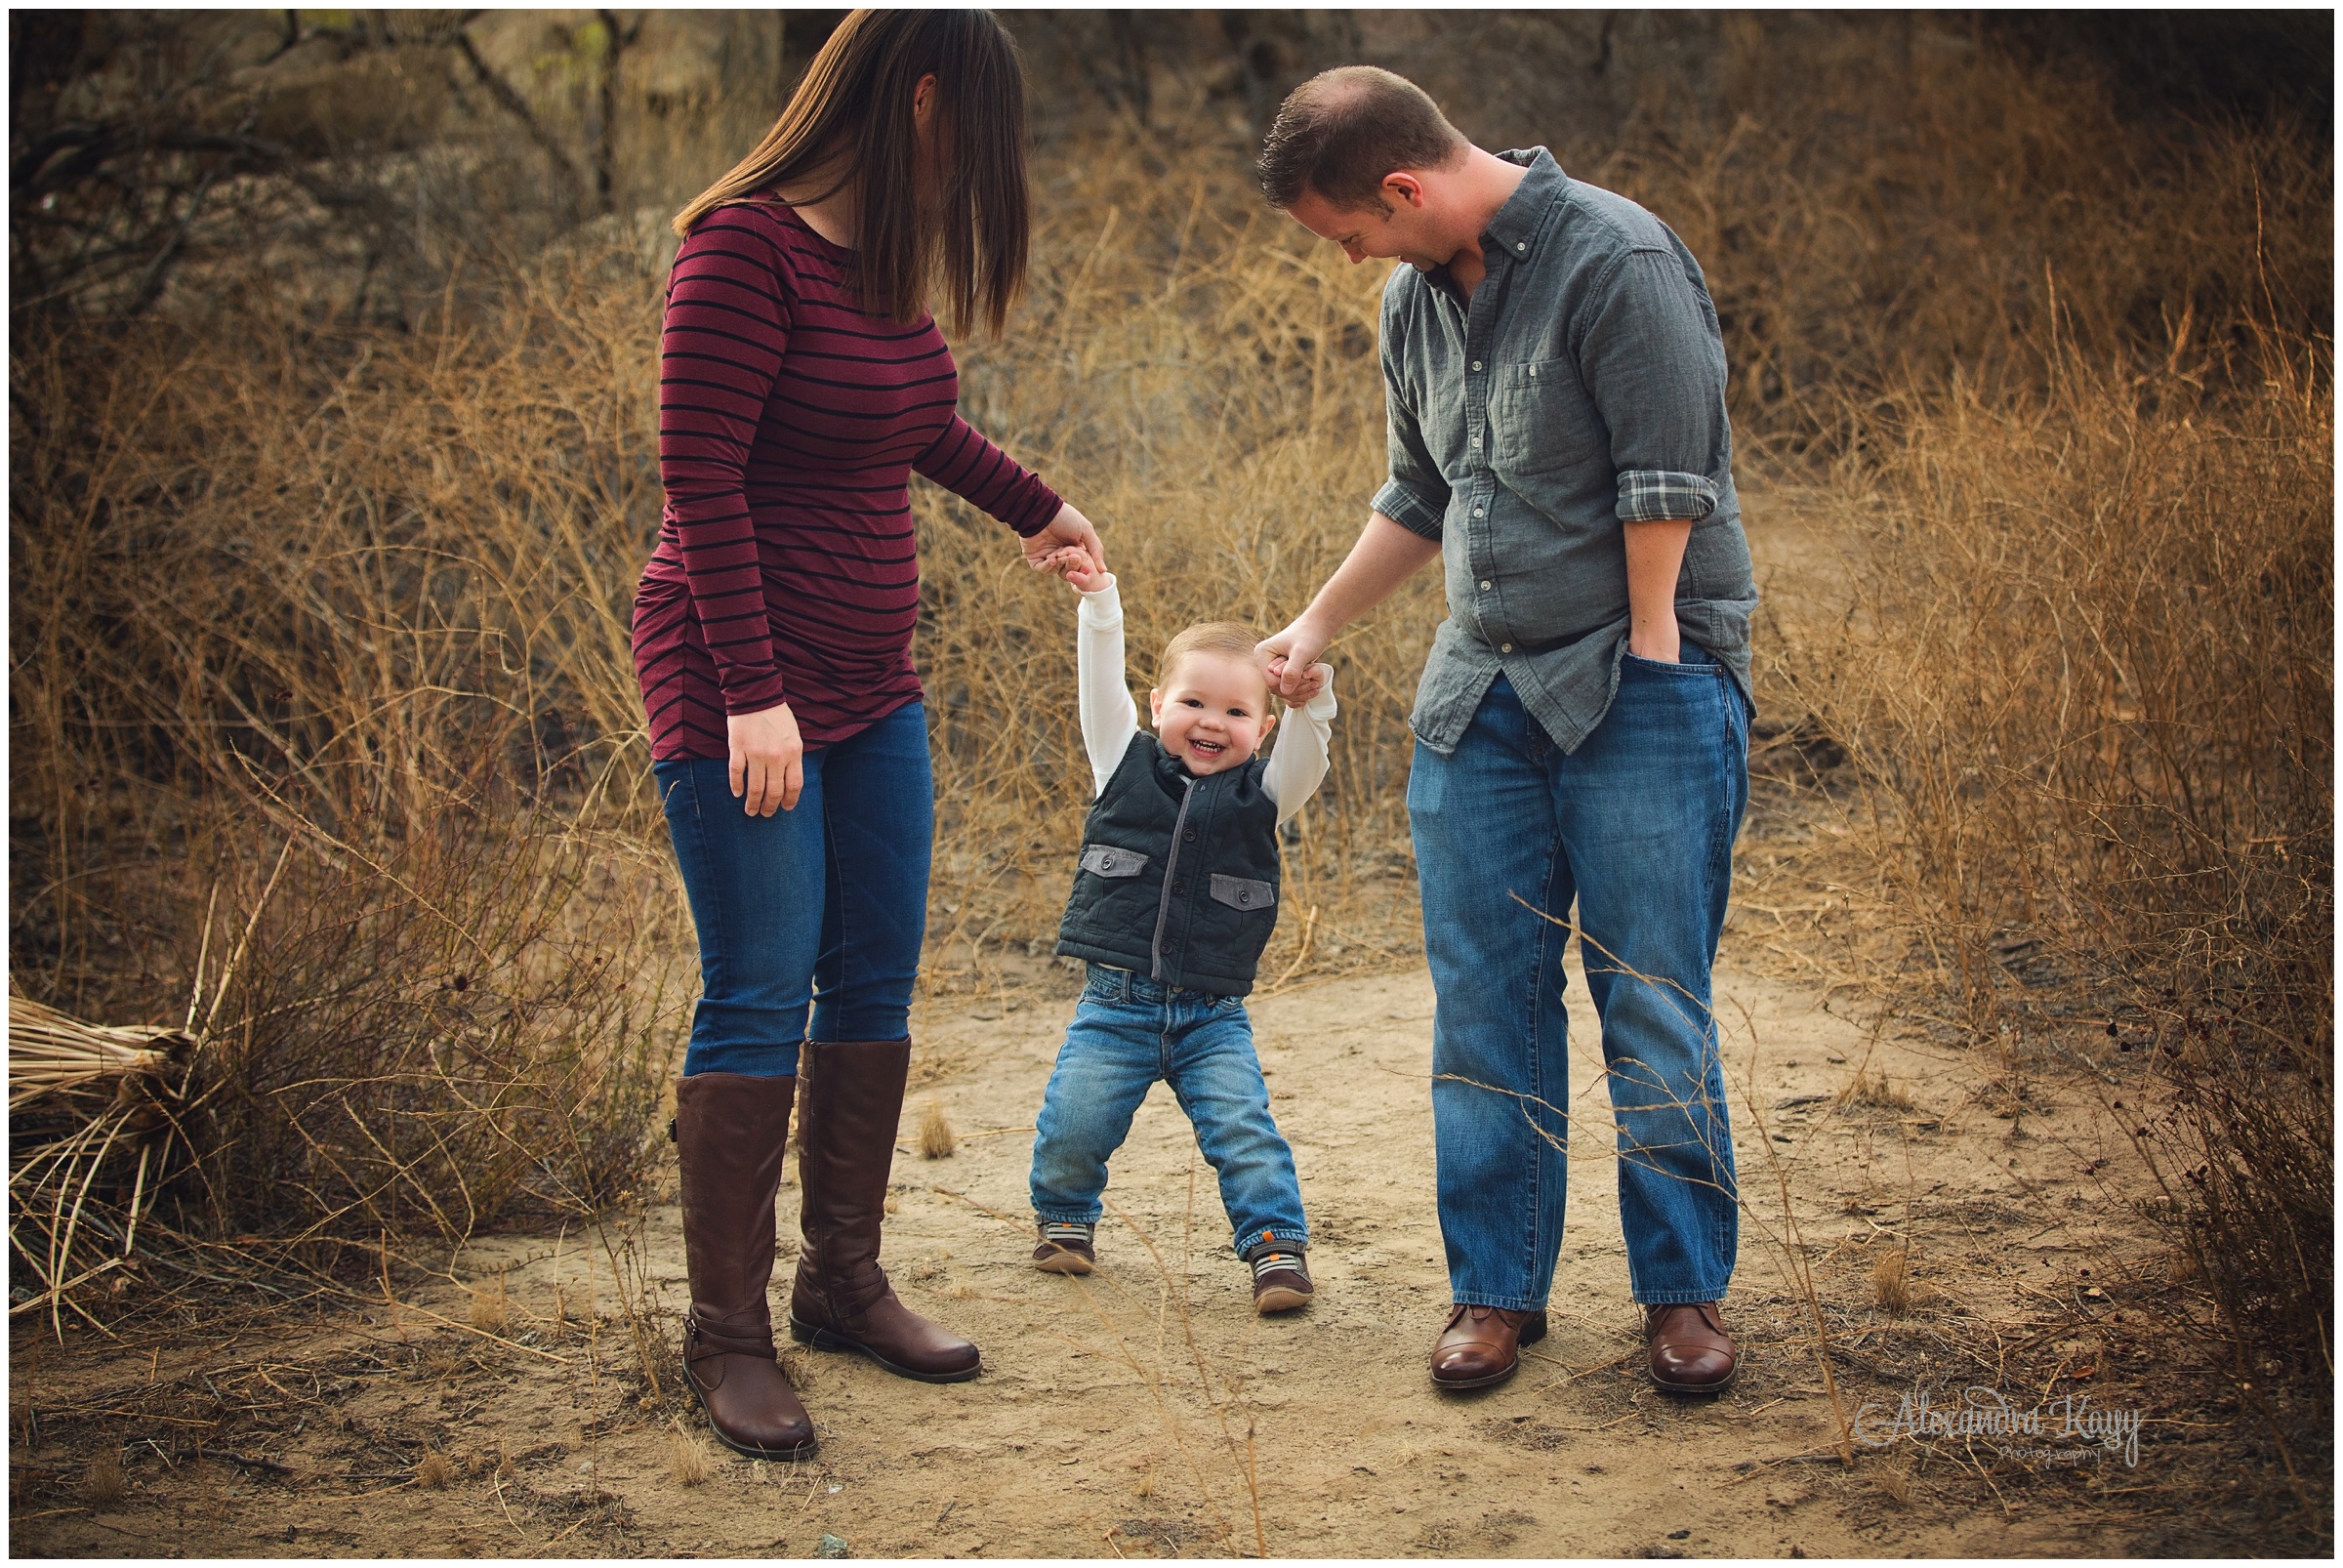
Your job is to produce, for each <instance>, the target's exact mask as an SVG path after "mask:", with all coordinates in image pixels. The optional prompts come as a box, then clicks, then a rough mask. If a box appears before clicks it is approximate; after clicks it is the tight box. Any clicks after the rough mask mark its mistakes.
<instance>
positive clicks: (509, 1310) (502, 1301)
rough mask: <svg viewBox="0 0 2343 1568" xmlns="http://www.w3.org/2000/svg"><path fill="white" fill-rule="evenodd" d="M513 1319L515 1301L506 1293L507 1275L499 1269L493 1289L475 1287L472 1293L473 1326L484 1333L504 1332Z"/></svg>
mask: <svg viewBox="0 0 2343 1568" xmlns="http://www.w3.org/2000/svg"><path fill="white" fill-rule="evenodd" d="M512 1321H513V1303H512V1301H511V1300H509V1299H508V1298H507V1296H506V1294H505V1275H504V1271H503V1270H502V1269H499V1270H498V1271H497V1275H496V1287H495V1289H493V1290H488V1289H479V1288H475V1289H474V1290H473V1293H472V1326H473V1328H475V1329H477V1330H479V1331H480V1332H481V1333H482V1334H502V1333H504V1332H505V1330H506V1328H507V1326H509V1325H510V1324H511V1323H512Z"/></svg>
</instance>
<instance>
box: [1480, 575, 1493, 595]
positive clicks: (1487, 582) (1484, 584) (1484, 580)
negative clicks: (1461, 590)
mask: <svg viewBox="0 0 2343 1568" xmlns="http://www.w3.org/2000/svg"><path fill="white" fill-rule="evenodd" d="M1496 586H1497V585H1496V584H1495V583H1493V582H1491V581H1490V580H1489V579H1488V578H1486V577H1484V578H1482V579H1481V588H1482V589H1483V591H1484V592H1485V591H1487V590H1489V589H1492V588H1495V587H1496Z"/></svg>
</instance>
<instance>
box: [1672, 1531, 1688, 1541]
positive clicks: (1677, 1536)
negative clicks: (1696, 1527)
mask: <svg viewBox="0 0 2343 1568" xmlns="http://www.w3.org/2000/svg"><path fill="white" fill-rule="evenodd" d="M1691 1537H1692V1532H1691V1531H1690V1530H1670V1531H1669V1532H1668V1533H1667V1539H1668V1540H1670V1541H1687V1540H1690V1539H1691Z"/></svg>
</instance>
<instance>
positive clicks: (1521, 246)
mask: <svg viewBox="0 0 2343 1568" xmlns="http://www.w3.org/2000/svg"><path fill="white" fill-rule="evenodd" d="M1513 248H1514V249H1515V250H1517V251H1526V250H1528V249H1529V248H1530V242H1529V241H1528V240H1526V239H1517V240H1515V241H1514V242H1513Z"/></svg>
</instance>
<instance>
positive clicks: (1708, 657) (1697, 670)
mask: <svg viewBox="0 0 2343 1568" xmlns="http://www.w3.org/2000/svg"><path fill="white" fill-rule="evenodd" d="M1676 652H1677V654H1678V658H1677V660H1676V662H1675V663H1673V664H1670V663H1668V662H1667V661H1666V660H1665V659H1647V658H1645V657H1644V656H1643V655H1642V654H1640V653H1637V652H1634V651H1633V650H1631V649H1630V650H1629V651H1628V652H1627V653H1626V654H1625V655H1624V661H1623V662H1624V663H1627V664H1632V665H1635V666H1637V667H1639V668H1641V669H1645V670H1650V671H1652V672H1653V673H1655V674H1658V675H1714V674H1715V673H1716V672H1717V670H1718V669H1719V668H1721V667H1720V666H1719V665H1718V664H1717V662H1716V656H1715V655H1714V654H1712V653H1710V652H1709V651H1708V650H1707V649H1706V648H1704V647H1701V646H1700V645H1699V644H1697V643H1693V642H1686V643H1684V644H1683V645H1682V646H1680V647H1678V648H1677V649H1676ZM1687 653H1689V654H1692V655H1694V657H1692V658H1689V659H1687V658H1684V657H1682V655H1684V654H1687Z"/></svg>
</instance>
